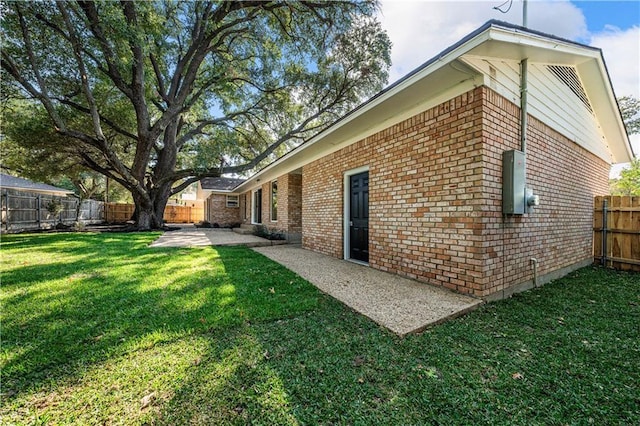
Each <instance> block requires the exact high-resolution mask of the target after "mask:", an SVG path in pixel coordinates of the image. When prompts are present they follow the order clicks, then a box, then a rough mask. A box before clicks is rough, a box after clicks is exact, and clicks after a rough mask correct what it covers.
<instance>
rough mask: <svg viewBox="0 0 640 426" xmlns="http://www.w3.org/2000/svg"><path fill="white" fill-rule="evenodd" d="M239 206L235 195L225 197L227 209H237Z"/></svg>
mask: <svg viewBox="0 0 640 426" xmlns="http://www.w3.org/2000/svg"><path fill="white" fill-rule="evenodd" d="M239 205H240V201H239V200H238V196H237V195H227V207H229V208H237V207H238V206H239Z"/></svg>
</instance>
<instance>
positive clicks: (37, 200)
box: [36, 194, 42, 229]
mask: <svg viewBox="0 0 640 426" xmlns="http://www.w3.org/2000/svg"><path fill="white" fill-rule="evenodd" d="M36 223H37V224H38V229H42V226H41V223H40V194H38V195H36Z"/></svg>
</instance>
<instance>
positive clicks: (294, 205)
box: [240, 174, 302, 234]
mask: <svg viewBox="0 0 640 426" xmlns="http://www.w3.org/2000/svg"><path fill="white" fill-rule="evenodd" d="M276 180H277V181H278V193H277V197H278V217H277V220H275V221H273V220H271V219H272V217H271V214H272V211H271V183H272V181H269V182H266V183H264V184H262V186H261V188H262V224H263V225H265V226H266V227H268V228H269V229H272V230H277V231H280V232H284V233H287V234H299V233H300V232H302V175H301V174H286V175H282V176H280V177H278V179H276ZM245 197H247V198H246V199H247V200H248V202H245V201H244V199H245ZM251 197H253V191H250V192H246V193H244V194H242V195H241V196H240V198H241V200H243V201H242V203H241V211H243V212H246V213H245V214H246V219H245V217H243V218H242V219H243V220H244V221H243V223H250V222H251V200H252V198H251Z"/></svg>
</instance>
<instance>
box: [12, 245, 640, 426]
mask: <svg viewBox="0 0 640 426" xmlns="http://www.w3.org/2000/svg"><path fill="white" fill-rule="evenodd" d="M156 236H157V234H87V233H84V234H40V235H20V236H16V235H9V236H3V237H2V247H1V251H2V252H1V259H2V265H1V272H2V275H1V279H2V291H1V294H0V301H1V303H2V306H1V308H2V310H1V320H2V351H1V361H0V362H1V366H2V400H1V405H0V416H1V417H0V418H1V420H0V423H2V424H126V425H132V424H168V425H178V424H196V425H198V424H264V425H273V424H326V425H329V424H349V425H354V424H362V425H365V424H372V425H378V424H389V425H401V424H403V425H404V424H527V425H530V424H597V425H599V424H639V423H640V391H639V390H638V383H640V275H638V274H627V273H618V272H613V271H607V270H601V269H595V268H585V269H582V270H580V271H577V272H576V273H574V274H572V275H570V276H569V277H567V278H565V279H563V280H561V281H558V282H555V283H552V284H549V285H547V286H545V287H544V288H542V289H538V290H533V291H530V292H527V293H525V294H522V295H518V296H516V297H514V298H512V299H510V300H506V301H502V302H497V303H493V304H489V305H486V306H485V307H483V308H481V309H479V310H477V311H475V312H473V313H471V314H469V315H466V316H465V317H462V318H459V319H456V320H454V321H451V322H448V323H445V324H443V325H440V326H438V327H436V328H434V329H431V330H429V331H427V332H424V333H423V334H421V335H416V336H409V337H407V338H404V339H400V338H398V337H396V336H394V335H393V334H391V333H389V332H387V331H386V330H384V329H381V328H380V327H378V326H377V325H376V324H374V323H372V322H371V321H369V320H368V319H366V318H363V317H362V316H360V315H357V314H355V313H353V312H352V311H351V310H349V309H348V308H345V307H344V306H343V305H341V304H340V303H338V302H336V301H334V300H333V299H331V298H329V297H327V296H325V295H322V294H321V293H319V292H318V291H317V290H316V289H315V288H314V287H313V286H311V285H310V284H308V283H307V282H306V281H304V280H302V279H301V278H299V277H297V276H296V275H294V274H293V273H291V272H289V271H288V270H286V269H284V268H282V267H280V266H279V265H277V264H275V263H273V262H271V261H270V260H268V259H266V258H264V257H262V256H261V255H259V254H257V253H255V252H253V251H251V250H248V249H245V248H217V249H214V248H201V249H150V248H148V247H147V245H148V244H149V243H150V242H151V241H152V240H153V239H154V238H155V237H156ZM145 397H147V398H145ZM143 398H145V403H144V404H143V403H142V400H143Z"/></svg>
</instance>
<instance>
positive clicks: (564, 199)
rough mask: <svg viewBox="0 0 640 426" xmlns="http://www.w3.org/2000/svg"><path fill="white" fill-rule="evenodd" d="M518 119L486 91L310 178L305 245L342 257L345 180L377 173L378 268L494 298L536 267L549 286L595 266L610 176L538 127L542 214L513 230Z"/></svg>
mask: <svg viewBox="0 0 640 426" xmlns="http://www.w3.org/2000/svg"><path fill="white" fill-rule="evenodd" d="M518 117H519V109H518V107H517V106H515V105H513V104H511V103H510V102H508V101H507V100H505V99H504V98H501V97H500V96H499V95H497V94H495V93H494V92H493V91H491V90H490V89H488V88H484V87H481V88H477V89H474V90H473V91H470V92H468V93H466V94H463V95H461V96H458V97H456V98H454V99H452V100H450V101H448V102H445V103H443V104H441V105H439V106H437V107H435V108H432V109H429V110H428V111H425V112H423V113H421V114H418V115H416V116H414V117H411V118H410V119H407V120H405V121H403V122H401V123H398V124H396V125H394V126H392V127H390V128H388V129H385V130H383V131H381V132H379V133H376V134H374V135H372V136H369V137H367V138H366V139H363V140H361V141H359V142H357V143H355V144H352V145H350V146H348V147H346V148H344V149H342V150H340V151H337V152H335V153H333V154H330V155H328V156H326V157H324V158H322V159H320V160H318V161H315V162H313V163H311V164H309V165H307V166H305V167H304V168H303V185H302V199H303V209H302V211H303V218H304V220H303V245H304V246H305V247H306V248H309V249H312V250H316V251H319V252H322V253H325V254H328V255H331V256H335V257H342V256H343V253H342V251H343V235H342V234H343V231H342V230H343V219H342V215H343V176H344V173H345V172H346V171H348V170H351V169H355V168H358V167H362V166H369V197H370V198H369V213H370V217H369V240H370V241H369V251H370V254H369V264H370V265H371V266H372V267H374V268H377V269H381V270H385V271H390V272H395V273H399V274H401V275H405V276H408V277H411V278H416V279H420V280H425V281H427V282H430V283H432V284H436V285H441V286H444V287H447V288H451V289H454V290H457V291H459V292H462V293H471V294H474V295H476V296H487V295H489V294H490V293H494V292H496V291H499V290H501V289H502V288H504V287H505V286H512V285H514V284H519V283H520V282H522V281H525V280H528V279H531V272H530V260H529V259H530V258H531V257H534V256H535V257H537V258H539V259H538V260H539V261H540V270H539V273H540V274H545V273H547V272H551V271H553V270H555V269H558V268H562V267H566V266H569V265H572V264H575V263H577V262H579V261H581V260H584V259H585V258H588V257H589V256H590V253H591V227H592V225H591V222H590V221H591V217H592V216H591V215H592V203H593V201H592V199H593V195H595V194H596V193H598V192H603V191H604V192H606V187H607V180H608V177H607V175H608V169H609V168H608V165H607V164H606V163H605V162H604V161H601V160H599V159H597V158H596V157H595V156H593V155H592V154H589V153H588V152H586V151H585V150H584V149H582V148H580V147H579V146H577V145H576V144H574V143H573V142H571V141H569V140H568V139H566V138H564V137H562V136H561V135H559V134H558V133H556V132H554V131H552V130H551V129H549V128H547V127H546V126H544V125H543V124H541V123H540V122H538V121H536V120H534V119H532V120H531V121H530V134H531V135H530V141H529V150H530V154H529V160H528V161H529V162H528V169H529V177H528V179H529V183H530V187H532V188H533V189H534V190H535V192H536V193H537V194H538V195H540V198H541V201H542V203H543V206H540V207H539V208H538V209H537V210H536V213H535V214H533V215H530V216H524V217H509V218H507V219H506V221H505V223H504V224H503V221H502V213H501V212H502V207H501V203H502V182H501V181H502V151H504V150H507V149H514V148H517V147H518V146H519V130H518ZM554 194H557V195H554ZM545 203H546V204H545ZM525 238H526V239H528V240H527V241H532V242H531V243H527V244H524V245H520V244H519V242H520V241H521V240H523V239H525Z"/></svg>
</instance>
